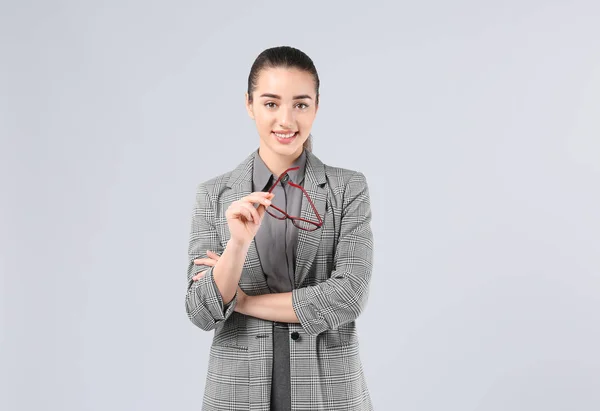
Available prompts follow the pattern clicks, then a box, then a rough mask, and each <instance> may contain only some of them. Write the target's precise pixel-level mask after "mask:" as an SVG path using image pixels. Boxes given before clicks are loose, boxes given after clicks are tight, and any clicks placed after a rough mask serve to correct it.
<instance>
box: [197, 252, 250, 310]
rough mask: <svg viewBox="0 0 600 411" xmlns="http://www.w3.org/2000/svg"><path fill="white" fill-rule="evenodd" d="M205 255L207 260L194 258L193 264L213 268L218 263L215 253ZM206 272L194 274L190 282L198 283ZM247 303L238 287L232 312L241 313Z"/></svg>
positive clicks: (217, 256) (246, 297)
mask: <svg viewBox="0 0 600 411" xmlns="http://www.w3.org/2000/svg"><path fill="white" fill-rule="evenodd" d="M206 255H207V256H208V258H196V259H195V260H194V264H196V265H207V266H209V267H214V266H215V265H216V264H217V261H219V258H220V256H219V255H218V254H217V253H213V252H212V251H210V250H207V251H206ZM206 271H208V270H204V271H202V272H201V273H198V274H196V275H195V276H193V277H192V280H194V281H198V280H199V279H200V278H202V277H203V276H204V274H206ZM247 301H248V295H247V294H246V293H245V292H244V291H243V290H242V289H241V288H240V286H239V285H238V289H237V303H236V305H235V308H234V310H233V311H237V312H239V313H243V309H244V307H245V306H246V302H247Z"/></svg>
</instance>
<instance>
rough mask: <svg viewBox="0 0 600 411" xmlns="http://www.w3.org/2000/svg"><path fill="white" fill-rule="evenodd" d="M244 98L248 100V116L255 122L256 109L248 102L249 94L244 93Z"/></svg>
mask: <svg viewBox="0 0 600 411" xmlns="http://www.w3.org/2000/svg"><path fill="white" fill-rule="evenodd" d="M244 96H245V98H246V111H248V115H249V116H250V118H251V119H252V120H254V107H253V105H252V103H250V101H249V100H248V92H246V93H244Z"/></svg>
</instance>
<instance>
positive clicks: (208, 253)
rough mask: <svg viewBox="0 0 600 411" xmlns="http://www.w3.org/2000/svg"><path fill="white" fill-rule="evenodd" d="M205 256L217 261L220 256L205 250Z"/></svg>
mask: <svg viewBox="0 0 600 411" xmlns="http://www.w3.org/2000/svg"><path fill="white" fill-rule="evenodd" d="M206 255H207V256H209V257H210V258H212V259H214V260H218V259H219V258H221V256H220V255H219V254H217V253H215V252H212V251H210V250H206Z"/></svg>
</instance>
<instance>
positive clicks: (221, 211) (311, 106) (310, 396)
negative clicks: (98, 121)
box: [186, 47, 373, 411]
mask: <svg viewBox="0 0 600 411" xmlns="http://www.w3.org/2000/svg"><path fill="white" fill-rule="evenodd" d="M318 105H319V77H318V75H317V71H316V69H315V66H314V64H313V62H312V60H311V59H310V58H309V57H308V56H307V55H306V54H304V53H303V52H301V51H300V50H297V49H295V48H292V47H275V48H271V49H267V50H265V51H264V52H262V53H261V54H260V55H259V56H258V57H257V59H256V61H255V62H254V64H253V66H252V68H251V70H250V75H249V78H248V90H247V93H246V108H247V110H248V114H249V115H250V117H251V118H252V119H253V120H254V121H255V123H256V127H257V130H258V134H259V136H260V142H259V148H258V150H257V151H254V152H253V153H252V154H250V156H248V157H247V158H246V159H245V160H244V161H243V162H242V163H241V164H240V165H239V166H237V167H236V168H235V169H234V170H232V171H230V172H228V173H225V174H223V175H220V176H218V177H215V178H213V179H211V180H209V181H206V182H204V183H201V184H199V185H198V188H197V197H196V205H195V208H194V212H193V219H192V229H191V235H190V246H189V265H188V274H187V275H188V290H187V295H186V309H187V313H188V316H189V318H190V320H191V321H192V322H193V323H194V324H195V325H197V326H198V327H200V328H201V329H203V330H206V331H209V330H213V329H214V330H215V333H214V337H213V343H212V346H211V349H210V357H209V365H208V376H207V380H206V386H205V391H204V402H203V408H202V409H203V410H277V411H279V410H332V411H333V410H335V411H340V410H371V409H372V404H371V399H370V396H369V391H368V388H367V385H366V382H365V377H364V374H363V370H362V365H361V361H360V357H359V345H358V335H357V330H356V326H355V320H356V318H357V317H358V316H359V315H360V313H361V312H362V310H363V309H364V307H365V304H366V302H367V298H368V292H369V282H370V279H371V269H372V258H373V257H372V254H373V237H372V232H371V227H370V221H371V209H370V202H369V192H368V187H367V182H366V180H365V177H364V175H363V174H361V173H360V172H356V171H352V170H349V169H343V168H336V167H331V166H327V165H325V164H323V163H322V162H321V161H320V160H319V159H318V158H317V157H316V156H315V155H314V154H313V153H312V152H311V128H312V124H313V121H314V119H315V116H316V114H317V110H318V107H319V106H318Z"/></svg>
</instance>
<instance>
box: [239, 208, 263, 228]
mask: <svg viewBox="0 0 600 411" xmlns="http://www.w3.org/2000/svg"><path fill="white" fill-rule="evenodd" d="M240 206H241V207H244V208H245V209H247V210H248V211H249V212H250V213H251V214H252V221H253V222H254V223H256V224H258V223H259V222H260V215H259V214H258V211H256V208H254V206H253V205H251V204H249V203H242V204H241V205H240Z"/></svg>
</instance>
